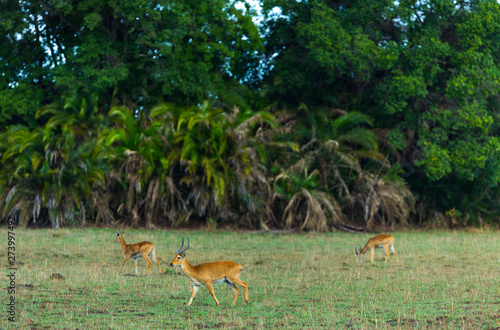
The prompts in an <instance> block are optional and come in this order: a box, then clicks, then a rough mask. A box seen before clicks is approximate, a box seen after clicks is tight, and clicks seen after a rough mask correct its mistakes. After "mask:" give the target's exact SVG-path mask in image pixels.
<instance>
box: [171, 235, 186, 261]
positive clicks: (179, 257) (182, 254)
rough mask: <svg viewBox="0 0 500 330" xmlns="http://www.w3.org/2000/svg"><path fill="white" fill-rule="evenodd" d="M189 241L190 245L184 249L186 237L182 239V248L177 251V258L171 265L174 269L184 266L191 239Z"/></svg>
mask: <svg viewBox="0 0 500 330" xmlns="http://www.w3.org/2000/svg"><path fill="white" fill-rule="evenodd" d="M187 240H188V244H187V246H186V247H185V248H183V247H184V237H183V238H182V243H181V247H180V248H178V249H177V250H176V251H175V258H174V260H172V262H171V263H170V267H174V266H178V267H182V265H184V262H185V257H186V250H187V249H189V237H188V238H187Z"/></svg>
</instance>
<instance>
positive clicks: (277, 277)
mask: <svg viewBox="0 0 500 330" xmlns="http://www.w3.org/2000/svg"><path fill="white" fill-rule="evenodd" d="M15 233H16V259H17V261H18V262H19V263H18V264H16V267H17V268H18V270H17V272H16V278H15V282H16V294H15V297H16V301H17V304H16V313H17V317H16V323H15V324H13V323H12V322H9V321H8V319H7V312H6V311H7V306H6V304H7V302H8V299H9V297H10V295H9V294H7V287H8V286H9V282H8V279H7V277H3V279H2V281H3V283H4V284H3V288H4V289H3V290H2V292H3V293H2V295H1V297H3V298H2V303H1V304H2V309H3V311H2V319H0V328H2V329H5V328H9V327H12V328H71V329H73V328H97V327H102V328H113V329H114V328H127V329H132V328H200V329H201V328H223V327H231V328H271V327H273V328H274V327H285V328H360V329H366V328H370V329H371V328H436V327H439V328H453V329H456V328H469V329H470V328H485V329H491V328H496V327H500V253H499V252H500V239H499V238H500V233H498V232H475V233H466V232H444V231H432V232H396V233H392V234H393V235H394V236H395V238H396V239H395V243H394V246H395V248H396V250H397V252H398V255H399V262H396V259H395V258H394V256H391V259H390V260H389V261H388V262H387V263H385V264H384V262H383V258H384V253H383V251H382V250H377V251H376V253H375V262H374V263H373V264H370V259H369V254H367V255H365V258H364V260H363V261H362V262H356V261H355V258H354V244H357V245H364V244H365V243H366V241H367V240H368V238H369V237H370V236H372V235H369V234H358V235H352V234H346V233H328V234H314V233H306V234H291V235H276V234H270V233H244V232H241V233H240V232H203V231H190V232H186V231H146V230H129V231H127V233H126V240H127V243H131V242H137V241H142V240H150V241H152V242H154V243H155V245H156V251H157V252H156V255H157V257H158V258H159V260H160V261H161V266H162V271H163V274H161V275H160V274H159V273H158V267H157V266H156V265H155V264H153V265H152V268H151V274H150V276H148V277H146V276H144V274H145V271H146V264H145V262H144V261H143V260H139V276H134V265H133V262H132V261H130V262H129V263H127V265H126V266H125V267H124V270H123V272H122V274H120V275H119V276H117V273H118V270H119V268H120V266H121V263H122V261H123V253H122V250H121V247H120V245H119V244H113V240H114V238H115V235H116V232H115V231H114V230H110V229H97V228H96V229H75V230H70V229H63V230H59V231H55V230H22V229H16V231H15ZM186 234H189V237H190V240H191V248H190V249H189V250H188V251H187V258H188V259H189V260H190V262H191V263H192V264H197V263H201V262H206V261H213V260H218V259H219V260H221V259H222V260H223V259H231V260H234V261H237V262H239V263H241V264H242V265H243V266H244V268H245V271H244V272H242V275H241V279H242V280H243V281H246V282H247V283H248V285H249V292H250V305H247V304H246V303H245V302H244V294H243V290H240V293H239V296H238V300H237V302H236V306H234V307H233V306H232V304H231V302H232V293H231V291H230V290H229V289H228V288H227V286H225V285H217V286H215V287H214V290H215V294H216V296H217V298H218V299H219V301H220V307H218V308H217V307H216V305H215V302H214V300H213V298H212V297H211V296H210V294H209V293H208V290H207V289H206V288H200V290H199V291H198V294H197V296H196V299H195V300H194V302H193V305H192V306H187V302H188V301H189V297H190V293H191V284H190V282H189V280H188V279H187V278H186V277H184V276H182V275H179V274H178V272H177V271H174V270H172V269H170V267H168V263H169V262H170V261H171V260H172V259H173V257H174V251H175V250H176V249H177V248H178V247H179V245H180V240H181V237H182V236H183V235H184V236H186ZM0 235H1V237H3V240H4V243H2V246H3V248H2V249H1V250H0V257H1V258H2V259H1V260H2V265H3V266H4V270H5V273H6V274H8V270H7V267H8V265H7V231H6V229H1V230H0ZM53 273H60V274H62V275H63V276H64V279H51V275H52V274H53Z"/></svg>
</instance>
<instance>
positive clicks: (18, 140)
mask: <svg viewBox="0 0 500 330" xmlns="http://www.w3.org/2000/svg"><path fill="white" fill-rule="evenodd" d="M258 11H259V12H258ZM0 32H1V33H0V38H1V39H0V40H1V44H2V47H0V67H1V72H2V79H1V80H0V110H1V111H0V135H1V136H0V156H1V162H2V166H1V169H0V211H1V212H2V218H3V219H6V218H7V216H8V215H15V216H17V217H18V219H19V221H20V223H21V224H22V225H26V226H28V225H31V224H35V225H36V224H50V225H51V226H53V227H61V226H64V225H73V224H86V223H92V224H103V225H111V224H115V223H116V221H117V220H119V221H121V222H123V223H126V224H128V225H131V226H145V227H148V228H154V227H165V226H169V227H170V226H176V225H179V224H181V223H185V222H188V221H195V220H196V221H202V222H203V223H206V224H210V225H217V224H224V225H232V226H234V227H244V228H284V229H292V228H293V229H304V230H315V231H327V230H330V229H331V227H332V226H334V225H346V224H351V225H358V226H363V227H368V228H371V227H373V226H381V225H382V226H405V225H408V224H416V225H422V224H431V225H433V224H436V225H443V224H447V225H471V224H482V223H485V222H486V223H498V215H499V212H500V208H499V207H500V203H499V191H498V182H499V180H500V166H499V165H500V164H499V162H500V158H499V156H500V155H499V153H500V141H499V138H498V136H499V134H498V133H499V128H498V122H499V121H498V103H499V91H500V70H499V68H500V66H499V56H500V41H498V38H496V36H497V35H498V34H499V33H500V7H499V4H498V2H497V1H494V0H491V1H490V0H488V1H486V0H481V1H451V0H435V1H406V0H402V1H399V2H394V1H384V0H376V1H371V2H369V3H366V1H301V2H294V1H282V0H269V1H267V0H266V1H261V3H260V7H259V8H255V7H252V6H250V5H249V4H245V3H242V2H233V1H226V0H213V1H157V2H154V3H152V2H149V1H137V0H134V1H128V0H124V1H120V2H119V3H116V2H115V1H102V2H99V3H98V4H96V3H94V2H93V1H90V0H84V1H80V2H78V3H71V2H59V1H39V2H33V1H24V2H18V1H6V2H5V10H4V11H3V12H2V13H1V14H0Z"/></svg>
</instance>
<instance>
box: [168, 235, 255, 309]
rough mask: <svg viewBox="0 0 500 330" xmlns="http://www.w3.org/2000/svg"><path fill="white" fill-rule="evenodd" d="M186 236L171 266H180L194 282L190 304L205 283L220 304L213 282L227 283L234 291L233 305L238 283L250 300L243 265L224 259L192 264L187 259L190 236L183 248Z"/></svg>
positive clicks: (246, 297) (236, 295)
mask: <svg viewBox="0 0 500 330" xmlns="http://www.w3.org/2000/svg"><path fill="white" fill-rule="evenodd" d="M183 246H184V237H183V238H182V244H181V247H180V248H178V249H177V251H175V258H174V260H173V261H172V262H171V263H170V267H179V268H180V269H181V271H182V273H184V275H186V276H187V277H188V278H189V279H190V280H191V282H192V283H193V291H192V292H191V299H189V303H188V306H190V305H191V303H192V302H193V299H194V296H196V292H198V289H199V288H200V286H202V285H204V286H206V287H207V289H208V291H209V292H210V294H211V295H212V297H214V300H215V303H216V304H217V306H219V301H218V300H217V298H216V297H215V294H214V289H213V287H212V284H219V283H226V284H227V286H228V287H229V288H230V289H231V291H233V294H234V297H233V305H234V304H236V298H237V297H238V288H237V287H236V284H238V285H239V286H242V287H243V289H245V301H246V302H247V304H248V303H250V302H249V301H248V285H247V283H246V282H243V281H241V280H240V272H241V271H242V270H243V267H242V266H241V265H240V264H239V263H237V262H234V261H231V260H224V261H212V262H206V263H203V264H199V265H196V266H192V265H191V264H190V263H189V261H188V260H187V259H186V253H185V252H186V250H187V249H189V237H188V244H187V246H186V247H185V248H184V249H183Z"/></svg>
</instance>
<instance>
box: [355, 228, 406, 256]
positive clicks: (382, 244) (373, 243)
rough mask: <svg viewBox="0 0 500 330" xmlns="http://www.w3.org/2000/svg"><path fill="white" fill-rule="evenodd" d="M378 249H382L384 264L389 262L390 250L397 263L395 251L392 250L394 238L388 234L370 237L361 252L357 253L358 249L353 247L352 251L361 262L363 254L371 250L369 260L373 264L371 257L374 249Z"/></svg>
mask: <svg viewBox="0 0 500 330" xmlns="http://www.w3.org/2000/svg"><path fill="white" fill-rule="evenodd" d="M379 248H384V250H385V252H386V254H387V256H386V257H385V260H384V262H387V260H389V256H390V253H389V250H391V251H392V252H393V253H394V254H395V255H396V261H398V254H397V253H396V250H394V237H393V236H392V235H388V234H380V235H377V236H375V237H372V238H370V239H369V240H368V242H367V243H366V245H365V247H364V248H362V249H361V247H360V249H361V251H358V248H356V247H354V250H355V251H356V256H357V257H359V260H360V261H361V260H363V254H364V253H365V252H366V251H368V250H371V255H372V257H371V259H370V261H371V262H373V255H374V254H375V249H379Z"/></svg>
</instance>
